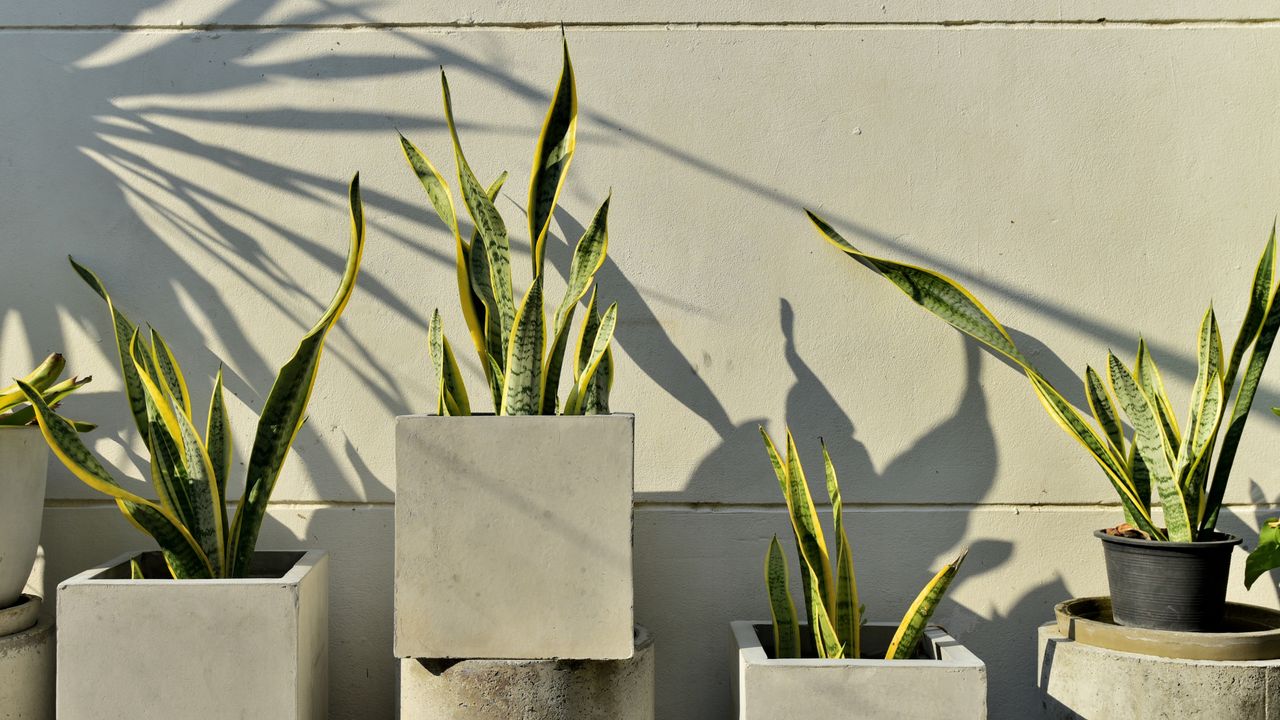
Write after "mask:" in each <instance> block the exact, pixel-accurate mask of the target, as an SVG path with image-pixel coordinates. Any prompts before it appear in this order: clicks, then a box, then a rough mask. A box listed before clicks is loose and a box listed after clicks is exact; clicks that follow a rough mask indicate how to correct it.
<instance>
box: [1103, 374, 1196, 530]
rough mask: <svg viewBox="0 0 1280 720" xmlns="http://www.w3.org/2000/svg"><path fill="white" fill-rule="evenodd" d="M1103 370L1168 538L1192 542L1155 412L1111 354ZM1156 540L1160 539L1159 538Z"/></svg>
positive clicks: (1188, 518) (1182, 499)
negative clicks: (1152, 489)
mask: <svg viewBox="0 0 1280 720" xmlns="http://www.w3.org/2000/svg"><path fill="white" fill-rule="evenodd" d="M1107 370H1108V376H1109V378H1110V380H1111V389H1112V390H1113V391H1114V392H1115V395H1116V399H1117V400H1119V402H1120V407H1121V408H1123V409H1124V412H1125V415H1126V416H1127V417H1128V418H1129V423H1130V424H1131V425H1133V432H1134V435H1133V444H1134V446H1135V447H1137V448H1138V454H1140V455H1141V456H1142V462H1143V464H1145V465H1146V467H1147V472H1148V473H1149V474H1150V476H1151V483H1152V484H1153V485H1154V486H1155V489H1156V494H1157V495H1158V496H1159V497H1160V505H1161V507H1163V508H1164V522H1165V526H1166V527H1167V528H1168V539H1169V540H1172V541H1174V542H1191V541H1192V540H1194V539H1195V538H1194V533H1195V529H1194V528H1193V527H1192V526H1191V513H1190V512H1189V510H1188V508H1187V503H1186V498H1185V497H1184V496H1183V493H1182V489H1181V488H1179V487H1178V483H1177V480H1176V479H1175V478H1174V476H1173V468H1172V467H1171V466H1170V465H1169V457H1168V451H1167V450H1166V448H1165V442H1166V439H1165V436H1164V433H1163V432H1162V431H1161V429H1160V420H1159V418H1158V417H1157V416H1156V409H1155V407H1154V406H1153V405H1152V403H1151V400H1150V399H1149V398H1148V397H1147V395H1146V393H1144V392H1143V391H1142V388H1140V387H1139V386H1138V383H1137V381H1136V380H1135V379H1134V377H1133V374H1132V373H1131V372H1130V371H1129V368H1127V367H1125V365H1124V363H1122V362H1120V359H1119V358H1117V357H1116V356H1115V355H1114V354H1108V357H1107ZM1156 537H1157V538H1160V536H1159V535H1157V536H1156Z"/></svg>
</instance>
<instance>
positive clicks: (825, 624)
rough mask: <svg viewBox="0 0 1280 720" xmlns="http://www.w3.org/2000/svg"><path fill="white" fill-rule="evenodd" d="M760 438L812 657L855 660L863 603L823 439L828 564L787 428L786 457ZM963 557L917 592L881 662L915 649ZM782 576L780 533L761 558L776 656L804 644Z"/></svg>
mask: <svg viewBox="0 0 1280 720" xmlns="http://www.w3.org/2000/svg"><path fill="white" fill-rule="evenodd" d="M760 435H761V437H763V438H764V446H765V450H766V451H767V452H768V454H769V461H770V462H771V463H772V464H773V472H774V474H776V475H777V476H778V484H779V486H780V487H781V488H782V496H783V498H785V499H786V502H787V514H788V515H789V516H790V518H791V530H792V534H793V535H794V538H795V543H796V555H797V556H798V557H799V558H800V565H801V567H800V585H801V588H802V590H803V595H804V602H805V607H806V610H807V612H808V616H809V631H810V632H811V633H812V635H813V644H814V647H815V649H816V652H817V654H818V657H819V658H825V659H839V658H860V657H862V656H863V655H862V624H863V616H864V610H865V608H864V607H863V606H862V605H861V604H860V603H859V602H858V581H857V577H856V575H855V573H854V568H853V550H852V548H851V547H850V545H849V538H848V535H847V534H846V533H845V529H844V517H843V516H844V512H843V510H844V506H843V503H842V501H841V499H840V485H839V483H838V482H837V480H836V470H835V467H834V466H833V465H832V464H831V456H830V455H829V454H828V453H827V447H826V444H825V443H824V444H823V446H822V460H823V463H824V466H825V473H826V481H827V495H828V496H829V497H830V499H831V515H832V518H833V520H834V527H833V529H834V536H833V540H834V541H835V554H836V560H835V566H834V568H833V567H832V565H831V553H830V551H829V550H828V545H827V541H826V537H825V533H824V532H823V529H822V525H821V523H820V522H819V520H818V511H817V509H816V508H815V507H814V504H813V496H812V495H811V494H810V493H809V483H808V481H807V480H806V479H805V475H804V468H803V467H802V466H801V464H800V455H799V453H797V452H796V443H795V439H794V438H793V437H792V436H791V431H790V430H787V447H786V453H787V454H786V457H785V458H783V456H782V455H781V454H780V453H779V452H778V449H777V447H776V446H775V445H774V444H773V440H772V439H771V438H770V437H769V433H767V432H765V429H764V428H760ZM962 562H964V555H963V554H961V555H960V557H958V558H956V559H955V560H954V561H952V562H951V563H949V564H947V565H946V566H945V567H943V568H942V569H941V570H939V571H938V572H937V574H935V575H934V576H933V578H932V579H931V580H929V582H928V583H927V584H926V585H925V586H924V588H923V589H922V590H921V591H920V593H919V595H917V596H916V599H915V601H914V602H912V603H911V606H910V607H909V608H907V612H906V614H905V615H904V616H903V618H902V622H901V623H899V625H898V630H897V632H895V633H894V635H893V640H892V642H891V643H890V644H889V648H888V650H886V651H885V655H884V657H885V659H886V660H903V659H907V658H910V657H912V656H913V655H914V654H915V649H916V645H917V644H918V643H919V642H920V636H921V635H922V634H923V633H924V629H925V626H926V625H928V623H929V618H930V617H932V616H933V611H934V610H935V609H936V608H937V607H938V603H939V602H941V601H942V597H943V595H945V594H946V592H947V588H948V587H950V585H951V581H952V580H953V579H955V576H956V573H957V572H959V570H960V563H962ZM833 570H834V571H833ZM787 575H788V573H787V561H786V558H785V557H784V556H783V554H782V546H781V545H779V543H778V536H777V535H775V536H773V540H772V541H771V542H770V543H769V552H768V554H767V555H766V556H765V586H766V588H767V590H768V593H769V608H770V612H771V613H772V614H773V647H774V657H775V658H798V657H800V656H801V647H802V646H803V643H802V642H801V637H800V620H799V616H798V615H797V613H796V608H795V604H794V602H792V599H791V589H790V587H789V583H788V579H787Z"/></svg>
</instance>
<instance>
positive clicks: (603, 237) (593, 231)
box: [542, 197, 610, 415]
mask: <svg viewBox="0 0 1280 720" xmlns="http://www.w3.org/2000/svg"><path fill="white" fill-rule="evenodd" d="M609 199H610V198H609V197H606V198H605V200H604V203H603V204H602V205H601V206H600V209H599V210H597V211H596V214H595V217H593V218H592V219H591V224H590V225H588V226H587V229H586V230H585V231H583V233H582V237H581V238H580V239H579V240H578V245H577V246H576V247H575V248H574V250H573V260H572V261H571V262H570V263H569V282H568V286H567V287H566V288H565V291H564V299H562V300H561V301H560V307H559V308H557V309H556V314H555V321H554V324H553V327H554V332H553V333H552V337H553V340H552V342H551V351H550V352H549V353H548V354H547V362H546V367H544V368H543V371H542V375H543V377H544V378H546V384H547V392H545V393H544V394H543V398H542V413H543V414H544V415H554V414H555V411H556V403H557V401H558V398H559V390H560V368H561V365H562V364H563V362H564V352H565V348H566V347H567V346H568V344H569V325H570V324H571V323H572V322H573V313H574V309H575V308H577V306H578V301H579V300H581V299H582V296H583V295H586V294H587V287H588V286H590V285H591V280H592V279H593V278H594V277H595V274H596V271H598V270H599V269H600V266H601V265H603V264H604V257H605V253H606V251H607V249H608V247H609V223H608V217H609ZM592 299H593V300H594V299H595V298H594V294H593V296H592ZM589 310H590V309H589ZM584 395H585V393H584Z"/></svg>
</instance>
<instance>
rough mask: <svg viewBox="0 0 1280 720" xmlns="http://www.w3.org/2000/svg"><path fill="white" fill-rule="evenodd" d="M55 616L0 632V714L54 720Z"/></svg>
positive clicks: (18, 718)
mask: <svg viewBox="0 0 1280 720" xmlns="http://www.w3.org/2000/svg"><path fill="white" fill-rule="evenodd" d="M53 658H54V647H53V619H52V618H50V617H48V616H47V615H42V616H41V617H40V619H39V620H38V621H37V622H36V624H35V625H34V626H33V627H30V628H27V629H26V630H22V631H19V632H16V633H13V634H12V635H4V636H0V718H4V720H53Z"/></svg>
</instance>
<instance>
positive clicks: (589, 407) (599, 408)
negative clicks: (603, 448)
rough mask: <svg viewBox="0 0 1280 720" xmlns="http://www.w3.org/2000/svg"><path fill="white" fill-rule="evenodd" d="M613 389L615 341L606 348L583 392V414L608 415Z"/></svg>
mask: <svg viewBox="0 0 1280 720" xmlns="http://www.w3.org/2000/svg"><path fill="white" fill-rule="evenodd" d="M612 390H613V343H610V344H609V347H607V348H605V349H604V357H602V358H600V364H599V365H596V371H595V373H594V374H593V375H592V376H591V382H589V383H587V390H586V392H584V393H583V394H582V414H583V415H608V414H609V393H610V392H612Z"/></svg>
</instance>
